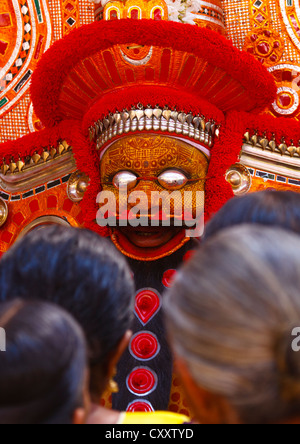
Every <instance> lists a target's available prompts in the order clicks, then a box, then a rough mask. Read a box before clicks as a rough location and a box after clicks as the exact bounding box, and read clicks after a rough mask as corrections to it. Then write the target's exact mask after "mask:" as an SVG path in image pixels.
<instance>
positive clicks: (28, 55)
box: [0, 0, 94, 143]
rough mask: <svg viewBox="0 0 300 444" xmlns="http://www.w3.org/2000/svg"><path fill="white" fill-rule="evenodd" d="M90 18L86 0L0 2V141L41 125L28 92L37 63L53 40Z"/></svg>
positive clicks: (11, 0) (92, 8)
mask: <svg viewBox="0 0 300 444" xmlns="http://www.w3.org/2000/svg"><path fill="white" fill-rule="evenodd" d="M93 20H94V5H93V4H92V3H90V2H89V1H88V0H1V1H0V143H1V142H5V141H7V140H14V139H17V138H19V137H20V136H23V135H25V134H28V133H29V132H34V131H37V130H40V129H41V128H42V125H41V123H40V122H39V120H38V119H37V117H36V116H35V113H34V110H33V107H32V104H31V101H30V95H29V87H30V81H31V76H32V73H33V71H34V69H35V67H36V65H37V62H38V61H39V59H40V58H41V56H42V55H43V53H44V52H45V51H46V50H47V49H48V48H49V47H50V46H51V44H52V43H53V42H55V41H56V40H58V39H60V38H61V37H63V36H64V35H66V34H68V33H69V32H70V31H72V30H73V29H75V28H78V27H79V26H81V25H83V24H86V23H90V22H92V21H93ZM49 93H51V92H49Z"/></svg>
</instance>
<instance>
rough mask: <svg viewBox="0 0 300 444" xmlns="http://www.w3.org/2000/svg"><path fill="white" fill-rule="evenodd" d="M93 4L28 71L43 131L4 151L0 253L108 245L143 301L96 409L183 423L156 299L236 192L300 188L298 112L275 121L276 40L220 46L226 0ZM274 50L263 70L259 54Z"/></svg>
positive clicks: (261, 36) (259, 32)
mask: <svg viewBox="0 0 300 444" xmlns="http://www.w3.org/2000/svg"><path fill="white" fill-rule="evenodd" d="M251 1H252V0H251ZM251 1H250V2H251ZM95 3H96V4H95V18H96V21H95V22H93V23H91V24H88V25H86V26H82V27H80V28H79V29H77V30H74V31H73V32H71V33H70V34H69V35H67V36H65V37H64V38H63V39H61V40H59V41H57V42H56V43H54V44H53V46H52V47H51V48H50V49H49V50H48V51H47V52H46V53H45V54H44V55H43V56H42V57H41V60H40V61H39V63H38V65H37V68H36V69H35V70H34V72H33V75H32V85H31V98H32V102H33V109H34V112H35V115H36V120H37V121H38V122H40V124H41V125H43V126H44V129H42V130H40V131H38V132H34V133H33V134H31V135H28V136H26V137H24V138H22V139H18V140H16V141H14V142H13V141H12V142H7V143H6V144H3V145H2V146H1V147H0V150H1V153H2V157H3V163H2V167H1V175H0V187H1V202H0V204H1V211H2V213H1V216H2V217H1V223H2V228H1V230H0V249H1V251H2V252H5V251H6V250H7V249H8V248H9V247H10V246H11V245H12V244H13V243H14V242H15V241H16V240H17V239H18V238H19V237H20V236H24V234H26V233H27V232H28V231H30V230H32V229H36V227H40V226H42V225H45V224H50V223H59V224H63V225H72V226H76V227H80V228H81V227H85V228H89V229H91V230H94V231H96V232H97V233H99V235H101V236H105V237H110V238H111V241H112V242H113V243H114V245H115V246H116V248H117V249H118V250H119V251H121V252H122V253H123V254H124V255H125V256H126V257H127V258H128V261H129V263H130V265H131V268H132V271H133V274H134V278H135V282H136V287H137V293H136V296H135V307H134V311H135V320H134V324H133V326H132V328H133V331H134V334H133V337H132V340H131V342H130V345H129V348H128V351H127V352H126V353H125V355H124V357H123V358H122V360H121V362H120V364H119V368H118V373H117V376H116V382H117V383H118V386H119V391H118V393H114V394H113V396H112V401H111V397H110V396H109V395H108V396H107V398H106V399H105V400H104V401H103V402H105V405H107V406H111V405H113V407H114V408H116V409H119V410H127V411H132V412H135V411H154V410H167V409H170V410H172V411H176V412H180V413H184V414H189V411H188V406H187V405H186V404H185V401H184V398H183V396H182V393H181V387H180V383H179V381H178V378H177V377H176V374H175V373H174V369H173V358H172V353H171V351H170V349H169V347H168V343H167V338H166V335H165V329H164V325H163V319H162V313H161V310H160V309H161V306H162V303H163V296H162V293H163V291H164V289H165V288H168V287H169V286H170V285H171V283H172V279H173V278H174V275H175V273H176V269H177V268H178V266H179V265H180V264H181V263H182V262H183V261H185V260H188V259H189V257H190V256H191V255H192V254H193V249H194V248H195V245H196V244H197V242H198V240H197V239H198V235H199V234H200V233H199V232H198V231H197V229H198V228H199V226H198V225H200V226H201V223H200V222H199V221H200V220H201V217H200V216H202V215H203V214H204V217H205V220H207V219H208V218H209V217H210V216H211V215H213V214H214V213H215V212H216V211H217V210H218V209H219V208H221V206H222V205H223V204H224V203H225V202H226V201H227V200H228V199H229V198H231V197H232V196H233V195H234V193H235V194H242V193H245V192H249V191H256V190H258V189H262V188H266V187H269V186H270V187H273V188H280V187H282V186H283V183H284V187H285V188H292V189H294V188H296V186H298V185H300V182H299V180H300V177H299V164H300V157H299V154H300V148H299V147H298V145H299V144H298V140H300V131H299V126H298V123H297V122H296V121H295V122H294V121H293V119H292V118H293V117H295V116H296V113H297V110H296V108H295V111H294V113H295V115H291V114H286V116H287V117H288V119H284V120H282V119H278V118H276V117H279V114H280V113H278V109H279V108H280V104H282V103H283V104H287V100H288V99H287V97H286V96H285V95H284V94H283V93H282V91H284V90H281V91H280V92H278V91H279V90H278V88H276V85H275V80H276V81H277V82H279V81H281V80H282V79H279V78H278V77H276V78H275V79H274V75H273V71H272V70H270V69H268V68H270V66H271V65H272V63H273V64H275V63H277V64H278V61H279V60H278V59H276V60H275V58H274V57H275V56H276V57H280V48H281V46H278V45H277V44H275V42H277V35H275V34H274V33H271V32H270V31H268V33H267V29H262V26H264V25H261V27H259V26H257V29H256V30H255V31H252V38H251V36H250V37H249V39H248V40H247V42H248V47H247V48H244V49H245V50H244V51H242V50H241V49H242V48H240V49H237V48H236V47H235V46H234V45H233V43H232V42H231V41H230V40H229V39H227V38H226V26H225V18H224V11H223V8H222V3H223V6H224V4H225V6H228V5H229V4H230V5H231V4H233V3H234V1H231V3H230V1H229V0H227V1H224V2H221V1H220V0H215V1H213V0H211V1H209V2H204V1H201V0H194V1H189V0H188V1H183V0H182V1H179V0H177V1H175V2H173V1H172V0H168V1H165V0H149V1H148V0H127V1H110V2H106V1H102V2H99V1H95ZM239 3H240V2H239ZM242 3H245V4H246V3H249V2H246V1H244V2H242ZM256 3H257V5H258V2H256ZM261 3H263V2H261ZM269 3H274V2H269ZM70 4H71V3H70ZM228 8H229V6H228ZM225 9H226V8H225ZM229 10H231V9H228V11H229ZM262 15H263V10H262ZM228 17H229V15H227V19H228ZM255 17H256V16H255ZM0 23H1V22H0ZM70 23H71V22H70ZM230 23H231V22H230ZM230 29H232V28H230ZM272 32H273V31H272ZM254 35H255V38H254V37H253V36H254ZM271 37H274V39H275V41H274V42H273V46H272V48H273V50H272V52H270V55H269V56H270V57H269V56H268V57H269V58H267V57H266V54H261V57H259V56H257V54H256V51H258V52H259V51H260V50H261V51H266V50H267V49H268V48H269V49H270V46H269V43H267V42H266V40H268V39H269V40H270V38H271ZM251 42H252V43H251ZM278 43H279V45H282V44H283V43H281V40H280V39H279V40H278ZM235 44H236V41H235ZM267 45H268V46H267ZM237 46H238V45H237ZM281 55H282V54H281ZM272 57H273V62H272V60H271V58H272ZM274 72H275V70H274ZM285 78H287V76H286V77H285ZM293 81H294V78H291V82H290V83H291V84H293V85H295V83H293ZM276 94H277V99H276ZM286 95H287V94H286ZM291 97H293V98H294V100H296V99H295V96H294V95H292V94H291ZM298 99H299V98H298ZM274 101H275V102H274ZM0 103H1V102H0ZM274 103H277V108H276V107H275V108H274V106H273V105H274ZM278 103H279V105H278ZM272 107H273V108H272ZM270 109H272V112H270ZM267 114H273V116H269V115H267ZM38 129H39V128H38ZM278 177H279V178H280V177H281V178H282V179H281V180H280V179H278ZM277 179H278V180H277ZM284 179H285V182H283V181H284ZM270 181H271V182H272V185H270ZM293 181H294V182H293ZM297 181H298V182H299V184H298V185H297V184H296V182H297ZM297 190H298V189H297ZM153 196H159V197H160V199H157V200H155V199H153ZM166 196H167V197H169V201H168V199H166V201H167V202H169V207H166V206H164V198H166ZM170 196H172V198H170ZM110 199H112V201H113V202H114V204H115V205H114V204H112V205H111V202H109V200H110ZM166 208H168V209H167V210H166ZM195 233H196V234H195Z"/></svg>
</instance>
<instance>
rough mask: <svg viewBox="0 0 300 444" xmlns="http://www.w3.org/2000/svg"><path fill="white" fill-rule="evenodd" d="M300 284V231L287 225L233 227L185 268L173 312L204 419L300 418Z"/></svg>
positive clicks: (190, 387) (171, 301) (191, 396)
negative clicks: (299, 346) (296, 333)
mask: <svg viewBox="0 0 300 444" xmlns="http://www.w3.org/2000/svg"><path fill="white" fill-rule="evenodd" d="M299 288H300V237H299V236H297V235H295V234H293V233H289V232H287V231H284V230H282V229H278V228H267V227H261V226H255V225H244V226H240V227H234V228H231V229H228V230H223V231H222V232H220V233H219V234H217V235H216V236H215V237H214V238H212V239H209V240H208V241H207V242H206V243H204V245H203V246H202V248H200V249H199V251H197V253H196V255H195V256H194V257H193V258H192V260H191V261H190V262H189V263H188V264H186V265H185V267H184V268H183V269H182V270H181V271H180V272H179V274H178V277H177V279H176V281H175V284H174V286H173V288H172V289H171V290H170V291H169V293H168V294H167V298H166V305H165V307H166V308H165V316H166V318H167V326H168V330H169V335H170V339H171V342H172V345H173V349H174V352H175V355H176V356H177V364H178V370H179V372H180V375H181V378H182V381H183V385H184V389H185V392H186V395H187V398H188V400H189V402H190V405H191V407H192V408H193V410H194V413H195V414H196V416H197V418H198V419H199V420H200V421H201V422H203V423H246V424H248V423H249V424H256V423H257V424H259V423H276V422H279V423H280V422H288V421H300V354H299V353H296V352H294V351H293V349H292V342H293V339H295V338H293V337H292V331H293V329H294V328H296V327H300V294H299ZM298 342H300V340H298Z"/></svg>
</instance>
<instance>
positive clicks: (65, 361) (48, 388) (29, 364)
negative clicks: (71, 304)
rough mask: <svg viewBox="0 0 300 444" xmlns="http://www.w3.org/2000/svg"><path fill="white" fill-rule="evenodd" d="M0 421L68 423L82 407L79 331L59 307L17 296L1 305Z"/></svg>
mask: <svg viewBox="0 0 300 444" xmlns="http://www.w3.org/2000/svg"><path fill="white" fill-rule="evenodd" d="M0 327H1V328H3V329H4V331H5V336H6V351H3V352H0V424H72V420H73V414H74V411H75V410H76V409H77V408H78V407H82V406H83V394H84V384H85V378H86V370H87V357H86V347H85V339H84V336H83V332H82V331H81V329H80V327H79V326H78V325H77V323H76V322H75V321H74V320H73V319H72V318H71V316H70V315H68V314H67V313H66V312H65V311H64V310H62V309H60V308H59V307H57V306H55V305H52V304H46V303H42V302H25V301H21V300H19V299H17V300H14V301H12V302H8V303H5V304H0Z"/></svg>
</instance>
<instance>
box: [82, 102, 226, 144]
mask: <svg viewBox="0 0 300 444" xmlns="http://www.w3.org/2000/svg"><path fill="white" fill-rule="evenodd" d="M219 128H220V126H219V125H217V123H216V122H215V121H214V120H206V118H205V117H204V116H203V115H202V116H201V115H193V114H192V113H188V114H187V113H184V112H178V111H177V110H176V109H175V110H171V109H169V108H168V107H167V106H165V107H164V108H160V107H159V106H157V107H155V108H152V107H151V106H150V105H149V106H148V107H147V108H144V106H143V105H142V104H139V105H138V106H137V107H136V108H135V107H133V108H132V109H131V110H130V111H128V110H127V109H125V110H123V111H122V112H118V111H117V112H115V113H110V114H109V115H108V116H107V117H105V118H104V119H100V120H98V121H97V122H96V123H95V124H94V125H93V126H91V127H90V129H89V134H90V140H91V141H94V142H95V143H96V144H97V149H98V150H100V149H101V148H102V147H103V146H104V145H105V143H107V142H108V141H109V140H111V139H113V138H114V137H117V136H121V135H123V134H126V133H130V132H137V131H161V132H168V133H175V134H177V135H179V134H182V135H184V136H187V137H189V138H190V139H194V140H195V141H199V142H200V143H203V144H204V145H206V146H207V147H209V148H211V147H212V146H213V144H214V139H215V137H217V138H218V137H219Z"/></svg>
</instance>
